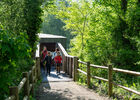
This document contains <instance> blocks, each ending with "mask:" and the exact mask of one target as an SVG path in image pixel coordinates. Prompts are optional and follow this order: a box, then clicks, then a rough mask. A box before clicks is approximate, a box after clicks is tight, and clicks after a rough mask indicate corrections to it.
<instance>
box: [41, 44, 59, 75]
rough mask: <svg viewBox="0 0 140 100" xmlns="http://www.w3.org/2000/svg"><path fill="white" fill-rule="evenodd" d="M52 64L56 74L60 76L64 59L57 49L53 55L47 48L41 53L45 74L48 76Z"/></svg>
mask: <svg viewBox="0 0 140 100" xmlns="http://www.w3.org/2000/svg"><path fill="white" fill-rule="evenodd" d="M52 64H53V65H54V66H55V67H56V73H57V74H60V67H61V64H62V57H61V55H60V51H59V49H58V48H56V49H55V52H53V53H52V54H51V52H50V51H47V47H44V48H43V51H42V52H41V66H42V67H43V68H44V72H45V73H46V72H47V75H50V72H51V66H52Z"/></svg>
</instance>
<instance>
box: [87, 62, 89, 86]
mask: <svg viewBox="0 0 140 100" xmlns="http://www.w3.org/2000/svg"><path fill="white" fill-rule="evenodd" d="M87 86H88V87H90V62H87Z"/></svg>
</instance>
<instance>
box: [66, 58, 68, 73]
mask: <svg viewBox="0 0 140 100" xmlns="http://www.w3.org/2000/svg"><path fill="white" fill-rule="evenodd" d="M66 73H68V57H67V56H66Z"/></svg>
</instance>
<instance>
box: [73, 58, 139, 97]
mask: <svg viewBox="0 0 140 100" xmlns="http://www.w3.org/2000/svg"><path fill="white" fill-rule="evenodd" d="M77 62H79V63H81V64H85V65H87V63H86V62H83V61H80V60H77ZM78 66H79V65H78ZM90 67H92V68H100V69H107V70H108V79H104V78H102V77H98V76H91V78H95V79H99V80H102V81H105V82H108V83H109V89H108V92H109V96H112V84H114V85H116V86H118V87H120V88H123V89H125V90H127V91H129V92H132V93H135V94H137V95H140V92H138V91H136V90H133V89H130V88H128V87H125V86H122V85H119V84H116V83H114V82H113V79H112V71H114V72H121V73H126V74H131V75H135V76H140V72H136V71H130V70H124V69H118V68H112V67H111V66H109V67H111V68H110V69H109V67H106V66H99V65H94V64H90ZM75 70H77V71H78V72H81V73H83V74H85V75H87V76H88V73H87V72H85V71H83V70H81V69H75ZM75 75H78V74H75ZM74 77H77V76H74Z"/></svg>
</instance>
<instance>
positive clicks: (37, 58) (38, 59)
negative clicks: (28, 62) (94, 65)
mask: <svg viewBox="0 0 140 100" xmlns="http://www.w3.org/2000/svg"><path fill="white" fill-rule="evenodd" d="M36 69H37V79H40V57H36Z"/></svg>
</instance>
